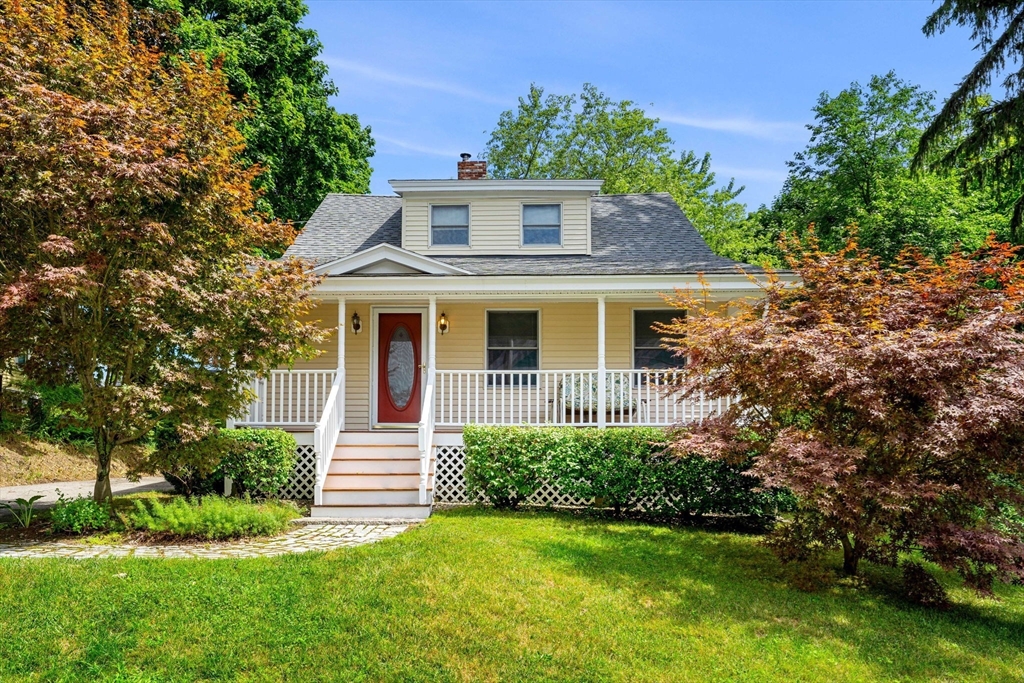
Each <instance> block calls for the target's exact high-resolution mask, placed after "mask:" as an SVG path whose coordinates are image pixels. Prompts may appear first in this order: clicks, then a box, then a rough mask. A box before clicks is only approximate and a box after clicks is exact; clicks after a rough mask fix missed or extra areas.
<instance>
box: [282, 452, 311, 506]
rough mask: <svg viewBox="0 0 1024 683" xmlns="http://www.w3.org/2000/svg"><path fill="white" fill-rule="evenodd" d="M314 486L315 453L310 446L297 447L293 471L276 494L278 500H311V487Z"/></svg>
mask: <svg viewBox="0 0 1024 683" xmlns="http://www.w3.org/2000/svg"><path fill="white" fill-rule="evenodd" d="M315 485H316V453H314V452H313V447H312V446H299V447H298V448H296V449H295V469H293V470H292V476H291V477H289V479H288V483H287V484H285V485H284V486H283V487H281V490H280V491H278V492H277V495H278V497H279V498H286V499H290V500H308V499H311V498H313V487H314V486H315Z"/></svg>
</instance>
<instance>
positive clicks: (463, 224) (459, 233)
mask: <svg viewBox="0 0 1024 683" xmlns="http://www.w3.org/2000/svg"><path fill="white" fill-rule="evenodd" d="M430 244H431V245H432V246H435V247H438V246H455V247H466V246H469V204H454V205H453V204H448V205H438V206H431V207H430Z"/></svg>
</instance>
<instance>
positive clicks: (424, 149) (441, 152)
mask: <svg viewBox="0 0 1024 683" xmlns="http://www.w3.org/2000/svg"><path fill="white" fill-rule="evenodd" d="M373 137H374V139H375V140H377V141H378V142H386V143H387V144H389V145H392V146H394V147H398V148H400V149H404V150H406V151H408V152H416V153H417V154H426V155H428V156H432V157H445V158H447V159H456V158H458V156H459V152H457V151H453V150H449V149H441V148H438V147H428V146H426V145H419V144H416V143H415V142H406V141H405V140H399V139H398V138H392V137H388V136H387V135H381V134H380V133H374V134H373ZM385 153H386V152H385Z"/></svg>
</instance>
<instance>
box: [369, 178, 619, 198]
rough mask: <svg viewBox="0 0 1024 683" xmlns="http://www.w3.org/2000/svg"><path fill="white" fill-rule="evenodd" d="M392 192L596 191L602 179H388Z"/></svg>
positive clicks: (598, 190) (592, 192)
mask: <svg viewBox="0 0 1024 683" xmlns="http://www.w3.org/2000/svg"><path fill="white" fill-rule="evenodd" d="M388 184H389V185H391V189H392V190H394V192H395V194H397V195H399V196H403V193H405V192H458V193H460V194H465V193H474V192H586V193H589V194H592V195H593V194H597V193H598V192H600V191H601V186H602V185H604V181H603V180H496V179H493V178H491V179H486V180H389V181H388Z"/></svg>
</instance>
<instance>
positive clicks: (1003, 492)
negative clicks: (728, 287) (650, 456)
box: [663, 236, 1024, 590]
mask: <svg viewBox="0 0 1024 683" xmlns="http://www.w3.org/2000/svg"><path fill="white" fill-rule="evenodd" d="M785 248H786V251H787V253H788V255H789V263H790V266H791V268H792V269H793V270H794V271H795V272H796V274H798V275H799V283H797V284H793V283H789V284H787V283H785V282H783V281H782V280H781V279H780V278H779V277H778V276H777V275H775V274H771V273H769V274H768V277H767V282H766V283H765V284H763V285H762V286H763V293H764V296H763V298H759V299H756V300H754V299H752V300H747V301H738V302H733V304H732V311H731V313H732V314H731V315H729V314H725V313H723V312H722V311H721V310H719V309H712V308H710V307H709V306H708V305H706V301H707V297H706V292H677V293H676V295H675V296H674V297H672V298H671V302H672V303H673V304H674V305H675V306H678V307H680V308H684V309H686V312H687V314H686V317H685V320H684V321H683V320H680V321H678V322H676V323H675V324H671V325H667V326H665V328H664V330H663V331H664V332H665V333H666V335H672V337H671V342H670V344H671V345H672V346H674V347H675V348H676V349H677V351H678V353H681V354H685V355H686V357H687V358H688V364H687V366H686V368H685V370H684V371H682V372H681V373H680V374H679V377H678V380H677V381H678V388H680V389H681V390H682V391H683V392H684V393H685V394H687V395H695V394H697V393H699V392H703V393H704V394H705V395H706V396H709V397H727V396H728V397H736V396H738V397H739V400H738V402H736V403H734V404H733V405H732V407H730V408H729V409H728V410H727V411H726V412H725V413H724V414H722V415H721V416H719V417H716V418H713V419H709V420H706V421H704V423H703V424H701V425H698V426H696V427H693V428H692V429H690V430H680V431H679V432H678V433H677V436H676V438H675V447H676V448H677V449H679V450H680V451H683V452H688V453H693V452H696V453H700V454H703V455H706V456H709V457H714V458H726V459H734V460H745V459H750V460H752V469H751V471H750V473H751V474H752V475H755V476H758V477H760V478H761V479H763V481H764V482H765V484H766V485H768V486H778V487H785V488H788V489H790V490H791V491H792V492H793V493H794V494H795V495H796V496H797V498H798V500H799V508H798V510H797V511H796V513H795V515H794V517H793V519H792V520H790V521H788V522H784V523H780V524H779V525H778V526H777V527H776V529H775V531H774V532H773V534H772V535H771V536H770V537H769V544H770V545H771V546H772V547H773V548H774V549H775V550H776V552H777V553H778V554H779V555H780V556H781V557H782V558H783V559H801V558H805V557H807V556H808V555H809V554H812V553H814V552H816V551H820V550H825V549H828V548H838V547H841V548H842V551H843V567H844V570H845V572H847V573H849V574H855V573H857V571H858V563H859V561H860V560H861V559H865V558H866V559H868V560H872V561H878V562H884V563H896V562H897V561H898V558H899V557H900V555H901V553H904V552H907V551H914V550H916V551H920V552H922V553H923V554H924V555H925V556H926V557H927V558H929V559H931V560H933V561H935V562H937V563H938V564H939V565H941V566H943V567H946V568H949V569H956V570H959V571H960V572H961V573H962V574H963V575H964V576H965V577H966V578H967V579H968V581H969V582H971V583H972V584H973V585H974V586H976V587H978V588H980V589H982V590H986V589H987V588H988V587H989V586H990V585H991V582H992V580H993V579H994V578H996V577H1001V578H1006V579H1009V578H1024V542H1022V536H1024V533H1022V531H1024V530H1021V529H1020V528H1019V527H1017V528H1015V527H1014V522H1013V519H1012V515H1011V517H1010V518H1008V517H1007V516H1006V514H1005V513H1006V512H1007V511H1008V510H1010V511H1012V510H1013V509H1015V508H1016V509H1017V510H1022V509H1024V507H1021V506H1022V503H1024V495H1022V492H1024V487H1022V486H1021V483H1022V482H1024V334H1022V329H1024V314H1022V305H1024V265H1022V263H1021V261H1020V260H1019V259H1018V254H1017V248H1015V247H1010V246H1009V245H1005V244H998V243H996V242H995V241H994V240H990V241H989V242H988V244H987V245H986V246H985V248H983V249H982V250H980V251H978V252H977V253H974V254H953V255H952V256H949V257H948V258H946V259H945V260H944V261H942V262H934V261H932V260H929V259H928V258H925V257H924V256H922V255H921V254H919V253H917V252H914V251H912V250H908V251H906V252H904V253H903V254H902V256H901V257H900V259H899V260H898V262H897V263H896V264H895V265H894V266H892V267H882V265H881V264H880V263H879V261H878V259H877V258H875V257H873V256H871V255H870V254H868V253H865V252H864V251H862V250H861V249H859V248H858V246H857V244H856V242H855V241H851V242H849V243H848V244H847V245H846V247H845V248H844V249H843V250H841V251H839V252H838V253H826V252H823V251H822V250H821V249H820V248H819V246H818V244H817V242H816V241H815V239H814V237H813V236H812V237H811V238H810V239H809V241H807V242H804V243H799V242H796V241H789V242H787V243H786V244H785ZM668 340H669V338H668V337H667V338H666V341H668ZM1017 519H1018V520H1019V517H1017Z"/></svg>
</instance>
